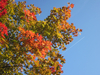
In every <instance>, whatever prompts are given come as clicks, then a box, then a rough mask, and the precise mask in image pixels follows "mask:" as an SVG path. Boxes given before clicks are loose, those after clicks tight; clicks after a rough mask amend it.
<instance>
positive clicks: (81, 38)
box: [63, 37, 85, 54]
mask: <svg viewBox="0 0 100 75" xmlns="http://www.w3.org/2000/svg"><path fill="white" fill-rule="evenodd" d="M84 38H85V37H83V38H81V39H80V40H79V41H77V42H76V43H75V44H73V45H72V46H71V47H69V48H68V49H67V50H66V51H68V50H69V49H71V48H72V47H73V46H75V45H76V44H77V43H79V42H80V41H81V40H82V39H84ZM64 53H65V52H64ZM64 53H63V54H64Z"/></svg>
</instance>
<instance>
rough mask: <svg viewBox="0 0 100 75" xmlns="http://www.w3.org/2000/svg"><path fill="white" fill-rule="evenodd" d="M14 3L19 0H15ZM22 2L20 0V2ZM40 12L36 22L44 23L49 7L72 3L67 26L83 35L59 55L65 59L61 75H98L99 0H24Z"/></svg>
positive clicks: (99, 49) (99, 63)
mask: <svg viewBox="0 0 100 75" xmlns="http://www.w3.org/2000/svg"><path fill="white" fill-rule="evenodd" d="M15 1H16V2H17V1H19V0H15ZM20 1H24V0H20ZM26 2H27V4H34V5H35V6H37V7H40V8H41V10H42V13H41V15H40V16H39V15H38V16H37V19H38V20H44V19H45V18H46V17H47V16H48V15H49V14H50V10H51V9H53V7H62V6H67V2H70V3H73V4H75V6H74V8H73V9H72V13H71V15H72V16H71V18H70V19H69V20H68V22H69V23H74V25H75V26H76V28H81V29H83V32H82V33H81V35H79V36H78V37H75V38H74V41H73V42H72V43H70V44H69V45H67V46H66V47H67V50H66V51H65V52H61V53H62V55H64V57H65V59H66V64H64V65H63V71H64V73H63V74H62V75H100V39H99V38H100V33H99V32H100V0H26Z"/></svg>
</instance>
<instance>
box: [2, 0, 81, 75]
mask: <svg viewBox="0 0 100 75" xmlns="http://www.w3.org/2000/svg"><path fill="white" fill-rule="evenodd" d="M25 3H26V2H25V1H24V2H18V3H16V2H14V0H0V74H2V75H5V74H8V75H13V74H15V75H23V73H24V74H27V75H40V74H41V75H44V74H45V75H50V74H53V75H55V74H57V75H60V74H61V73H63V71H62V65H63V64H64V63H65V59H64V56H62V54H60V52H59V49H60V50H66V47H65V45H67V44H69V43H70V42H72V41H73V36H78V33H79V32H81V31H82V29H76V27H75V26H74V24H73V23H71V24H69V23H68V22H67V20H68V19H69V18H70V17H71V8H73V7H74V4H70V3H68V6H67V7H66V6H63V7H62V8H56V7H54V8H53V9H52V10H51V12H50V15H49V16H48V17H47V18H45V19H44V20H43V21H40V20H39V21H38V20H37V18H36V15H37V14H41V12H42V11H41V9H40V8H38V7H36V6H34V4H31V5H28V6H26V4H25Z"/></svg>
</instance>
